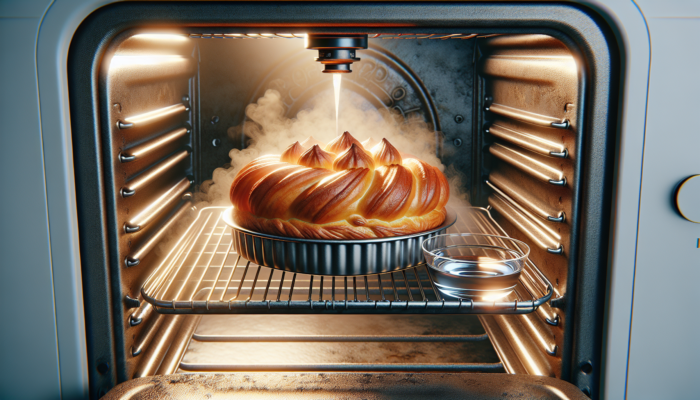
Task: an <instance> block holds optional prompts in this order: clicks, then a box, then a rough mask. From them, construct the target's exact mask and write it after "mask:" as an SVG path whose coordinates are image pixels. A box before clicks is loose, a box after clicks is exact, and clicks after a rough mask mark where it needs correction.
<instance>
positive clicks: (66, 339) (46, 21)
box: [0, 0, 700, 399]
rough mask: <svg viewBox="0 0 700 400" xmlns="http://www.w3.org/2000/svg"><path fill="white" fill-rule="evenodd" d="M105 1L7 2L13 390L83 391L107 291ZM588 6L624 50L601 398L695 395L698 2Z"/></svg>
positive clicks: (7, 235) (699, 350) (7, 374)
mask: <svg viewBox="0 0 700 400" xmlns="http://www.w3.org/2000/svg"><path fill="white" fill-rule="evenodd" d="M108 3H111V2H110V1H79V0H75V1H71V0H65V1H63V0H56V1H50V0H36V1H23V2H12V3H11V2H3V3H2V4H0V29H2V33H3V40H2V52H1V53H0V54H2V61H0V62H1V63H2V78H0V79H2V85H0V87H2V88H3V89H4V96H3V101H2V106H1V107H0V115H2V117H3V118H2V121H3V130H2V133H0V141H1V142H0V143H1V144H2V149H3V150H4V152H3V156H2V158H1V159H2V161H1V162H0V168H1V169H0V170H1V171H3V173H4V174H5V176H6V178H5V180H4V182H6V184H5V187H6V188H7V193H6V194H5V196H3V200H2V207H0V209H1V210H2V219H1V220H2V221H3V227H4V229H3V233H2V240H0V249H1V251H2V255H3V257H2V262H0V265H1V267H0V274H1V278H0V301H1V302H2V304H3V305H4V307H3V314H2V315H3V321H5V327H3V328H2V331H1V332H2V333H0V343H2V350H0V354H2V355H3V363H2V365H3V366H2V371H1V373H0V397H3V398H5V397H6V398H58V397H61V398H87V396H88V392H87V388H88V365H87V346H86V337H85V335H86V333H85V320H84V312H83V304H84V302H90V301H99V299H85V298H83V295H82V282H81V262H80V252H79V241H78V233H79V232H78V223H77V206H76V196H75V181H74V164H73V156H72V149H73V147H72V138H71V121H70V114H69V109H68V95H69V94H68V83H67V75H68V73H67V58H68V48H69V45H70V43H71V40H72V38H73V34H74V33H75V31H76V29H77V28H78V26H79V25H80V23H81V22H82V21H83V20H84V19H85V18H86V17H87V16H88V15H89V14H90V13H92V12H93V11H95V10H96V9H98V8H100V7H101V6H104V5H106V4H108ZM578 3H580V4H581V5H582V6H583V7H585V8H586V9H587V10H589V11H588V12H589V13H593V14H597V15H598V17H599V18H600V19H601V20H602V21H604V22H605V23H607V24H608V25H609V26H610V27H611V28H612V30H613V31H614V33H615V35H616V37H617V40H618V46H619V48H620V51H621V52H622V54H621V55H620V58H621V61H622V76H623V79H622V81H621V82H619V84H620V88H621V96H620V107H619V116H620V118H619V120H620V121H621V122H620V124H619V128H618V132H617V144H618V148H617V152H616V170H615V177H614V181H615V183H614V191H615V198H614V202H613V205H612V218H611V221H610V232H611V245H610V249H611V250H610V253H609V254H608V263H609V264H608V266H607V268H608V271H609V273H608V277H607V282H605V283H604V282H601V283H600V284H601V285H602V284H606V288H607V304H606V312H607V314H606V316H605V321H606V327H605V335H604V348H603V360H604V364H603V371H602V378H601V379H602V385H601V393H600V395H601V397H605V398H614V399H618V398H627V397H629V398H634V399H638V398H690V397H692V395H693V393H695V391H694V386H695V385H694V382H693V377H694V374H693V371H694V369H693V366H694V365H695V364H696V358H697V356H698V355H699V354H700V344H698V341H697V340H695V338H694V336H695V332H696V331H697V329H698V328H700V314H698V313H697V311H696V310H695V309H694V308H693V307H692V306H691V305H692V304H693V298H694V296H693V295H694V293H695V291H696V290H695V288H696V282H698V281H700V248H698V247H700V244H698V243H699V240H700V225H697V224H694V223H692V222H689V221H687V220H685V219H683V218H682V217H681V215H680V214H679V213H678V212H677V210H675V208H674V196H675V191H676V189H677V187H678V185H679V184H680V183H681V182H682V181H683V180H684V179H685V178H687V177H689V176H692V175H695V174H698V173H700V161H699V158H698V157H697V149H699V148H700V134H699V133H698V132H697V130H696V128H694V127H693V126H694V123H693V118H694V116H695V113H696V110H697V109H699V108H700V102H699V101H698V97H697V93H698V92H700V78H698V76H697V73H696V66H697V65H698V63H700V50H699V49H700V47H698V46H697V37H699V36H700V18H698V16H699V15H700V4H699V3H694V2H684V1H680V0H678V1H665V2H654V1H652V0H645V1H637V2H632V1H622V0H620V1H608V2H605V4H603V2H595V1H591V2H586V1H580V2H578ZM94 98H95V99H96V98H97V96H95V97H94ZM95 101H96V100H95ZM96 129H97V127H96ZM698 203H700V199H698ZM98 222H99V221H98ZM106 295H107V296H109V294H106ZM679 325H680V326H679Z"/></svg>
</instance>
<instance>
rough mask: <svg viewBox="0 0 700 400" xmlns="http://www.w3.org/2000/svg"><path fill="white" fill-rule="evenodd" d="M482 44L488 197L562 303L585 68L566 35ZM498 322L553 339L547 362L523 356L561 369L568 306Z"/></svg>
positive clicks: (552, 371) (511, 333) (507, 331)
mask: <svg viewBox="0 0 700 400" xmlns="http://www.w3.org/2000/svg"><path fill="white" fill-rule="evenodd" d="M480 49H481V51H482V58H481V59H480V60H479V62H478V68H479V74H480V76H481V77H482V79H483V82H484V100H483V101H484V111H485V117H484V118H485V121H486V124H485V131H486V136H485V141H486V143H488V144H489V145H488V151H489V156H487V158H486V160H487V162H488V164H487V165H488V166H489V168H490V170H489V171H488V177H487V180H488V184H489V186H490V188H489V189H487V191H490V192H491V193H493V194H492V195H491V196H490V197H489V199H488V202H489V204H490V205H491V206H492V207H494V208H495V211H496V213H495V214H496V218H497V221H498V222H499V224H500V225H501V226H502V227H503V229H504V230H505V231H506V232H508V234H509V235H511V236H512V237H514V238H516V239H520V240H523V241H525V242H527V243H529V244H530V247H531V253H530V258H531V259H532V260H533V262H535V263H536V264H537V265H538V267H539V268H540V269H541V270H542V272H543V273H544V274H545V275H546V276H547V277H548V278H549V279H550V281H551V282H552V285H553V286H554V290H555V292H556V294H555V300H554V301H553V304H556V305H558V306H560V307H562V306H561V301H559V303H557V301H558V300H556V298H560V299H561V298H566V297H567V293H568V290H569V288H570V287H571V286H570V285H571V282H569V279H570V277H569V271H570V269H569V265H570V263H571V262H573V260H572V259H571V254H570V249H571V239H572V236H571V232H572V228H573V225H572V220H571V217H572V216H573V215H574V209H573V207H574V204H575V201H574V200H575V192H576V182H577V179H576V178H577V177H576V173H577V171H576V158H577V157H578V141H579V136H580V133H579V132H580V127H579V121H580V115H579V110H580V109H581V108H582V107H581V104H580V99H581V93H582V88H583V81H582V78H581V77H580V76H579V75H580V68H579V66H578V65H577V60H576V58H575V57H574V55H573V54H572V53H571V52H570V51H569V50H568V49H567V47H566V46H565V45H564V44H563V43H562V42H560V41H559V40H557V39H555V38H552V37H549V36H544V35H508V36H499V37H494V38H489V39H484V40H482V41H481V42H480ZM543 210H547V211H548V212H545V211H543ZM549 214H552V215H549ZM493 321H495V322H496V323H498V325H499V326H500V331H501V332H503V336H504V337H506V338H507V339H506V340H508V341H510V342H512V341H513V340H515V339H516V336H523V335H524V336H527V337H528V338H531V339H532V340H531V344H530V345H528V346H531V347H533V348H537V347H538V342H542V340H543V338H548V339H546V340H550V341H551V343H552V344H553V345H554V346H556V347H552V346H547V345H544V346H539V347H545V348H547V347H549V351H547V350H545V354H543V355H542V356H541V358H542V360H540V362H536V363H534V364H532V366H528V363H530V361H531V360H530V358H531V356H532V354H538V353H534V352H532V351H530V352H526V353H528V354H529V355H520V359H521V361H523V363H524V365H525V368H526V369H527V370H528V372H529V373H532V374H538V375H540V374H543V375H554V376H557V377H560V376H561V374H562V364H561V356H562V350H563V349H565V343H564V337H565V335H564V332H565V330H566V324H567V322H568V320H567V318H566V312H565V310H564V309H562V308H557V307H549V306H548V307H547V308H546V309H544V310H543V311H542V312H540V313H539V314H534V315H528V316H526V317H523V318H514V317H511V316H499V317H497V318H494V320H493ZM487 322H488V321H487ZM529 340H530V339H528V340H526V341H529ZM539 344H541V343H539ZM526 347H527V346H526ZM516 352H517V349H516ZM539 354H541V353H539ZM538 357H540V356H539V355H538ZM542 365H549V368H548V369H542Z"/></svg>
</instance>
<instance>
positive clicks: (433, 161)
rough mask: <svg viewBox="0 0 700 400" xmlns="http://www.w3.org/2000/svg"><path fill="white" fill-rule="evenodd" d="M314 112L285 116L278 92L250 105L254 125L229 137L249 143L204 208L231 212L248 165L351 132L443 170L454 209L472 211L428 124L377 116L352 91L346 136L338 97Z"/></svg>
mask: <svg viewBox="0 0 700 400" xmlns="http://www.w3.org/2000/svg"><path fill="white" fill-rule="evenodd" d="M311 105H312V108H311V109H307V110H302V111H300V112H299V113H298V114H297V116H296V118H291V119H290V118H287V117H286V116H285V112H286V107H285V105H284V104H283V102H282V98H281V96H280V94H279V92H277V91H276V90H272V89H270V90H267V91H266V92H265V95H264V96H263V97H261V98H260V99H258V102H257V103H254V104H249V105H248V106H247V107H246V110H245V113H246V116H247V117H248V121H247V122H246V123H245V125H244V126H243V129H242V131H241V127H240V126H239V127H231V128H229V130H228V134H229V136H230V137H232V138H233V139H236V138H238V137H240V136H239V135H240V134H241V133H243V134H245V135H246V136H247V137H249V138H250V139H249V141H248V142H247V147H246V148H245V149H243V150H239V149H233V150H231V151H230V152H229V156H230V157H231V164H230V167H228V168H217V169H216V170H214V173H213V176H212V179H211V180H207V181H205V182H203V183H202V185H201V186H200V191H199V193H197V194H196V195H195V200H196V203H197V205H198V208H200V207H202V206H208V205H213V206H230V201H229V190H230V188H231V183H232V182H233V179H234V178H235V176H236V174H237V173H238V171H240V170H241V168H243V167H244V166H245V165H246V164H248V163H249V162H251V161H253V160H254V159H256V158H258V157H260V156H263V155H265V154H281V153H282V152H283V151H284V150H285V149H286V148H287V147H289V146H290V145H291V144H293V143H294V142H295V141H299V142H300V143H301V142H303V141H304V140H306V138H308V137H309V136H313V137H314V138H316V139H318V140H320V141H321V142H324V143H328V142H330V141H331V140H332V139H333V138H335V137H336V136H338V134H340V133H341V132H342V131H349V132H350V134H352V135H353V136H354V137H355V138H356V139H358V140H359V141H364V140H366V139H367V138H369V137H372V138H373V139H374V140H376V141H381V140H382V138H386V139H387V140H389V142H391V143H392V144H393V145H394V147H396V148H397V149H398V150H399V151H400V152H402V153H408V154H410V155H412V156H415V157H417V158H419V159H421V160H423V161H425V162H427V163H429V164H430V165H433V166H435V167H438V168H440V170H441V171H443V173H445V176H446V177H447V179H448V181H449V182H450V205H451V206H453V207H455V206H456V207H460V206H462V207H463V206H469V203H468V201H467V195H466V193H464V187H463V184H462V182H464V179H463V178H462V176H461V174H460V173H459V172H458V171H457V170H455V168H454V167H452V166H449V167H446V166H445V165H443V164H442V163H441V161H440V159H439V158H438V157H437V156H436V155H435V131H433V130H432V127H430V126H429V125H428V124H427V123H426V122H425V121H423V120H422V119H419V118H416V119H411V120H409V121H406V120H405V119H404V118H403V117H402V116H401V115H399V114H397V113H395V112H394V113H392V112H390V111H389V110H386V109H382V110H379V111H378V110H376V109H374V107H371V106H369V107H368V103H367V102H366V100H364V99H362V98H361V97H360V96H359V95H356V94H354V93H352V92H351V91H346V90H344V91H343V92H342V95H341V100H340V118H339V120H340V122H339V126H340V130H341V132H335V103H334V99H333V93H332V91H326V92H324V93H322V94H320V95H318V96H317V97H316V98H315V99H314V100H313V101H312V103H311Z"/></svg>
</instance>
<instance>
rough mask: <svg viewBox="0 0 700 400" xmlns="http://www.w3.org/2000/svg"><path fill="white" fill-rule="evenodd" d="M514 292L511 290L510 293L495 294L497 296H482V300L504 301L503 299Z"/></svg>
mask: <svg viewBox="0 0 700 400" xmlns="http://www.w3.org/2000/svg"><path fill="white" fill-rule="evenodd" d="M512 292H513V291H512V290H509V291H507V292H500V293H495V294H489V295H486V296H482V297H481V298H482V299H484V300H485V301H496V300H500V299H502V298H504V297H506V296H508V295H509V294H511V293H512Z"/></svg>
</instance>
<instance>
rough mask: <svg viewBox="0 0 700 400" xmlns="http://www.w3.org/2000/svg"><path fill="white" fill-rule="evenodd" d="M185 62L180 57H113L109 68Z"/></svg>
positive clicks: (185, 59)
mask: <svg viewBox="0 0 700 400" xmlns="http://www.w3.org/2000/svg"><path fill="white" fill-rule="evenodd" d="M185 61H187V58H185V57H182V56H174V55H167V56H153V55H151V56H114V57H112V61H111V62H110V63H109V66H110V68H119V67H127V66H131V65H158V64H166V63H180V62H185Z"/></svg>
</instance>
